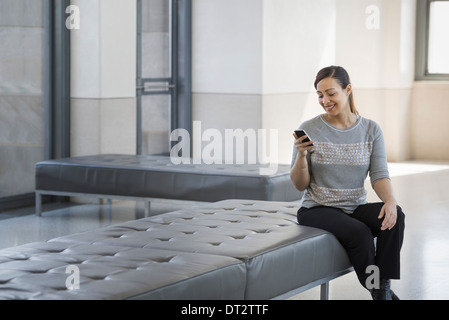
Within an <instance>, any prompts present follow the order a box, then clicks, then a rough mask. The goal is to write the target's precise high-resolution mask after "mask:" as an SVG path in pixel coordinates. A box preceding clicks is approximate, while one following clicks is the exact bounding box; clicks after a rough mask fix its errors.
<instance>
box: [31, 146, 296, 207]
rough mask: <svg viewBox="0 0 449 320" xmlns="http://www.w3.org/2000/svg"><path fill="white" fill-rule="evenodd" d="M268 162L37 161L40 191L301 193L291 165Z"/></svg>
mask: <svg viewBox="0 0 449 320" xmlns="http://www.w3.org/2000/svg"><path fill="white" fill-rule="evenodd" d="M261 167H264V166H263V165H257V164H254V165H251V164H242V165H237V164H233V165H218V164H211V165H201V164H200V165H197V164H179V165H175V164H173V163H172V162H171V160H170V158H169V157H167V156H149V155H121V154H107V155H93V156H83V157H72V158H65V159H57V160H47V161H42V162H38V163H37V164H36V168H35V169H36V170H35V171H36V175H35V179H36V190H42V191H60V192H70V193H89V194H103V195H117V196H129V197H146V198H167V199H181V200H195V201H208V202H212V201H219V200H224V199H256V200H274V201H293V200H297V199H300V198H301V193H299V192H298V191H297V190H296V189H295V188H294V187H293V185H292V183H291V181H290V174H289V173H290V166H288V165H278V168H277V172H276V173H274V174H272V175H268V176H264V175H261V174H260V173H259V169H260V168H261Z"/></svg>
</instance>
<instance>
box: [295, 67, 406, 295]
mask: <svg viewBox="0 0 449 320" xmlns="http://www.w3.org/2000/svg"><path fill="white" fill-rule="evenodd" d="M315 88H316V90H317V94H318V100H319V103H320V105H321V106H322V107H323V109H324V111H325V112H324V114H322V115H320V116H317V117H315V118H313V119H310V120H308V121H305V122H304V123H303V124H301V126H300V129H303V130H305V131H306V132H307V134H308V135H309V138H310V140H311V141H310V142H305V140H306V136H302V137H298V136H297V135H296V134H294V137H295V148H294V152H293V159H292V169H291V172H290V177H291V180H292V182H293V184H294V185H295V187H296V188H297V189H298V190H300V191H304V190H306V192H305V194H304V197H303V202H302V206H301V208H300V209H299V210H298V223H299V224H300V225H304V226H310V227H315V228H320V229H324V230H326V231H328V232H330V233H332V234H334V235H335V236H336V238H337V239H338V240H339V241H340V243H341V244H342V245H343V247H344V248H345V249H346V251H347V253H348V257H349V259H350V261H351V263H352V265H353V266H354V270H355V272H356V274H357V277H358V279H359V281H360V283H361V284H362V285H363V286H364V287H365V288H367V289H369V290H370V292H371V295H372V297H373V299H375V300H391V299H398V297H397V296H396V295H395V294H394V293H393V291H392V290H391V289H390V279H399V277H400V263H399V262H400V257H399V255H400V250H401V246H402V241H403V235H404V219H405V216H404V214H403V212H402V209H401V208H400V207H399V206H398V205H397V202H396V199H395V197H394V194H393V188H392V185H391V182H390V178H389V173H388V167H387V158H386V152H385V145H384V138H383V134H382V131H381V129H380V127H379V126H378V125H377V124H376V123H375V122H374V121H371V120H368V119H366V118H363V117H361V116H360V115H359V113H358V111H357V109H356V108H355V106H354V100H353V95H352V86H351V83H350V79H349V75H348V73H347V72H346V70H345V69H344V68H342V67H338V66H330V67H327V68H324V69H322V70H320V71H319V72H318V74H317V77H316V80H315ZM368 173H369V175H370V180H371V185H372V187H373V189H374V191H375V192H376V194H377V195H378V196H379V198H380V199H381V200H382V202H379V203H367V201H366V190H365V188H364V181H365V179H366V177H367V175H368ZM374 237H376V238H377V241H376V248H375V245H374V240H373V238H374ZM372 266H377V267H378V271H379V275H380V280H379V281H378V282H377V283H380V286H378V287H377V288H374V289H372V288H371V287H372V286H373V284H374V285H375V284H376V281H374V283H372V282H370V281H371V279H372V278H373V277H372V274H373V273H372V270H373V269H372ZM368 267H370V268H368ZM367 268H368V269H367ZM369 270H371V271H369ZM367 282H368V283H367Z"/></svg>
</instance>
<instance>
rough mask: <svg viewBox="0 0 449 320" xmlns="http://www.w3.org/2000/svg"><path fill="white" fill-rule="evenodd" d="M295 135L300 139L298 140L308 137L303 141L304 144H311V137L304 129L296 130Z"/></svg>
mask: <svg viewBox="0 0 449 320" xmlns="http://www.w3.org/2000/svg"><path fill="white" fill-rule="evenodd" d="M295 133H296V136H297V137H298V138H301V137H302V136H304V135H305V136H307V137H306V138H305V139H304V140H303V142H309V141H310V139H309V135H308V134H307V133H306V131H305V130H303V129H298V130H295ZM311 146H313V143H312V144H311Z"/></svg>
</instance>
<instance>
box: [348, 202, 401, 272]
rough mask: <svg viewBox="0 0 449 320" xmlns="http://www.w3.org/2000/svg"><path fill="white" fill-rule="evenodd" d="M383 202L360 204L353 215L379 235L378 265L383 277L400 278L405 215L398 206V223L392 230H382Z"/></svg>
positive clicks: (377, 248)
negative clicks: (381, 213)
mask: <svg viewBox="0 0 449 320" xmlns="http://www.w3.org/2000/svg"><path fill="white" fill-rule="evenodd" d="M382 206H383V203H382V202H378V203H368V204H365V205H361V206H359V207H358V208H357V209H356V210H355V211H354V213H353V214H352V216H353V217H354V218H355V219H357V220H359V221H361V222H363V223H364V224H366V225H367V226H368V227H369V228H370V229H371V232H372V234H373V236H375V237H377V242H376V265H377V266H378V267H379V272H380V278H381V279H399V278H400V251H401V247H402V242H403V239H404V229H405V215H404V213H403V212H402V209H401V207H399V206H398V208H397V220H396V225H395V226H394V227H393V228H392V229H391V230H388V229H387V230H381V225H382V220H383V219H378V216H379V213H380V209H381V208H382Z"/></svg>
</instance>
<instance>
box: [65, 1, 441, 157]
mask: <svg viewBox="0 0 449 320" xmlns="http://www.w3.org/2000/svg"><path fill="white" fill-rule="evenodd" d="M72 2H73V4H76V5H78V6H79V7H80V12H81V17H82V20H81V29H80V30H72V154H73V155H83V154H92V153H108V152H118V153H134V152H135V140H136V137H135V132H136V123H135V122H136V121H135V117H136V114H135V32H136V30H135V10H136V5H135V1H131V0H96V1H91V0H73V1H72ZM370 6H374V7H375V8H378V9H379V13H380V16H379V17H378V18H379V25H378V28H374V29H373V28H368V27H367V22H369V19H370V14H371V13H370V12H367V11H366V10H367V8H368V7H370ZM415 7H416V0H394V1H391V0H314V1H310V0H282V1H279V0H245V1H241V0H195V1H193V13H192V14H193V18H192V21H193V26H192V31H193V61H192V64H193V65H192V70H193V79H192V81H193V83H192V84H193V120H195V121H201V122H202V129H203V130H206V129H208V128H215V129H218V130H220V131H222V132H223V131H224V130H225V129H236V128H241V129H243V130H245V129H254V130H257V129H267V130H268V129H277V130H278V132H279V134H278V145H277V153H278V160H279V162H282V163H289V162H290V158H291V151H292V142H293V140H292V130H293V129H295V128H297V127H298V126H299V124H300V123H301V122H302V121H304V120H306V119H309V118H311V117H313V116H315V115H317V114H319V113H321V112H322V110H321V107H320V106H319V105H318V103H317V98H316V93H315V92H314V88H313V80H314V77H315V75H316V72H317V71H318V70H319V69H320V68H321V67H325V66H328V65H330V64H338V65H342V66H344V67H345V68H346V69H347V70H348V71H349V73H350V75H351V78H352V82H353V86H354V94H355V101H356V104H357V107H358V109H359V111H360V112H361V114H362V115H363V116H366V117H368V118H371V119H373V120H375V121H377V122H379V124H380V125H381V126H382V129H383V131H384V134H385V140H386V147H387V152H388V157H389V160H390V161H401V160H408V159H440V160H448V159H449V148H447V146H448V143H447V142H446V141H447V139H445V133H446V132H447V130H448V129H447V127H448V126H447V125H445V123H444V120H443V119H445V118H446V116H447V113H449V111H448V110H449V108H447V107H446V106H447V101H448V91H449V90H448V89H449V84H448V83H441V82H414V81H413V78H414V76H413V75H414V59H415V54H414V52H415V50H414V47H415V43H414V34H415ZM117 12H120V23H119V24H116V23H115V22H116V18H117ZM112 35H113V37H112ZM118 43H119V44H120V45H117V44H118ZM417 127H419V128H420V130H419V131H418V130H416V129H415V128H417ZM418 132H421V134H422V136H421V135H419V136H418ZM422 137H424V138H425V140H426V141H425V143H421V141H422V140H423V139H422Z"/></svg>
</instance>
